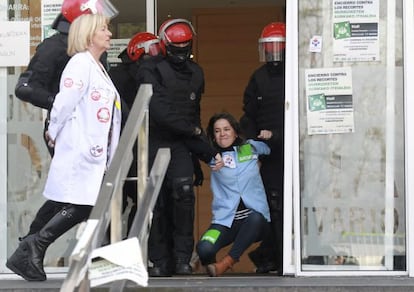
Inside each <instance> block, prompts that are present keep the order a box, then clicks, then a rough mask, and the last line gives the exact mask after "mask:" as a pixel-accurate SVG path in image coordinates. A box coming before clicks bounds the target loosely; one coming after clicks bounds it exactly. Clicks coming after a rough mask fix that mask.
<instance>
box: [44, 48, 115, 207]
mask: <svg viewBox="0 0 414 292" xmlns="http://www.w3.org/2000/svg"><path fill="white" fill-rule="evenodd" d="M111 124H112V131H111V141H110V146H109V148H108V137H109V130H110V128H111ZM120 129H121V102H120V97H119V94H118V92H117V90H116V88H115V86H114V85H113V83H112V81H111V79H110V78H109V76H108V74H107V73H106V71H105V70H103V68H102V67H101V66H99V65H98V63H97V62H96V61H95V60H94V58H93V57H92V55H91V54H90V53H89V52H88V51H86V52H82V53H77V54H76V55H74V56H73V57H72V58H71V59H70V61H69V62H68V64H67V65H66V67H65V70H64V71H63V73H62V77H61V80H60V89H59V93H58V94H57V95H56V98H55V101H54V103H53V108H52V110H51V113H50V124H49V127H48V131H49V135H50V137H51V138H52V139H54V140H55V154H54V156H53V159H52V162H51V165H50V169H49V174H48V178H47V181H46V185H45V189H44V192H43V195H44V196H45V197H46V198H47V199H49V200H53V201H58V202H64V203H72V204H79V205H95V203H96V199H97V197H98V193H99V189H100V186H101V183H102V180H103V176H104V173H105V170H106V169H107V166H108V165H109V163H110V161H111V159H112V158H113V155H114V152H115V148H116V146H117V145H118V141H119V135H120Z"/></svg>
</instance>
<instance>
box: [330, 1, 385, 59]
mask: <svg viewBox="0 0 414 292" xmlns="http://www.w3.org/2000/svg"><path fill="white" fill-rule="evenodd" d="M333 2H334V4H333V6H332V7H333V13H332V15H333V17H332V19H333V61H334V62H369V61H379V59H380V49H379V34H380V32H379V2H380V1H379V0H335V1H333Z"/></svg>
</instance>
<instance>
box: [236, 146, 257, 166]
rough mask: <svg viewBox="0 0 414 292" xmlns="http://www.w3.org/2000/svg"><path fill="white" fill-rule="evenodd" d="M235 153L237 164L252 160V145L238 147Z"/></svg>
mask: <svg viewBox="0 0 414 292" xmlns="http://www.w3.org/2000/svg"><path fill="white" fill-rule="evenodd" d="M237 153H238V154H239V155H238V156H239V158H238V160H239V162H243V161H247V160H251V159H252V158H253V149H252V145H250V144H244V145H242V146H240V147H239V148H238V150H237Z"/></svg>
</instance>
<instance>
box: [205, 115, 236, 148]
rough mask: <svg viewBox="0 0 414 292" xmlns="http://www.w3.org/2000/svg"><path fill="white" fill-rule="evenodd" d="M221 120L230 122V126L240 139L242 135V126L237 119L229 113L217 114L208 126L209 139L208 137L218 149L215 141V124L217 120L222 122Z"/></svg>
mask: <svg viewBox="0 0 414 292" xmlns="http://www.w3.org/2000/svg"><path fill="white" fill-rule="evenodd" d="M220 119H224V120H227V121H228V122H229V124H230V126H231V127H232V128H233V129H234V131H235V132H236V134H237V136H239V137H240V136H241V135H242V132H241V128H240V124H239V122H238V121H237V120H236V118H235V117H233V116H232V115H231V114H229V113H228V112H221V113H216V114H214V115H213V116H212V117H211V118H210V120H209V122H208V126H207V137H208V140H209V142H210V144H211V145H213V146H214V147H217V144H216V142H215V141H214V124H215V122H216V121H217V120H220ZM240 138H241V139H242V137H240Z"/></svg>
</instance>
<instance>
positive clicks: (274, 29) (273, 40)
mask: <svg viewBox="0 0 414 292" xmlns="http://www.w3.org/2000/svg"><path fill="white" fill-rule="evenodd" d="M285 43H286V25H285V24H284V23H283V22H272V23H269V24H268V25H266V26H265V27H264V28H263V30H262V34H261V35H260V38H259V60H260V62H274V61H283V60H284V51H285Z"/></svg>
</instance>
